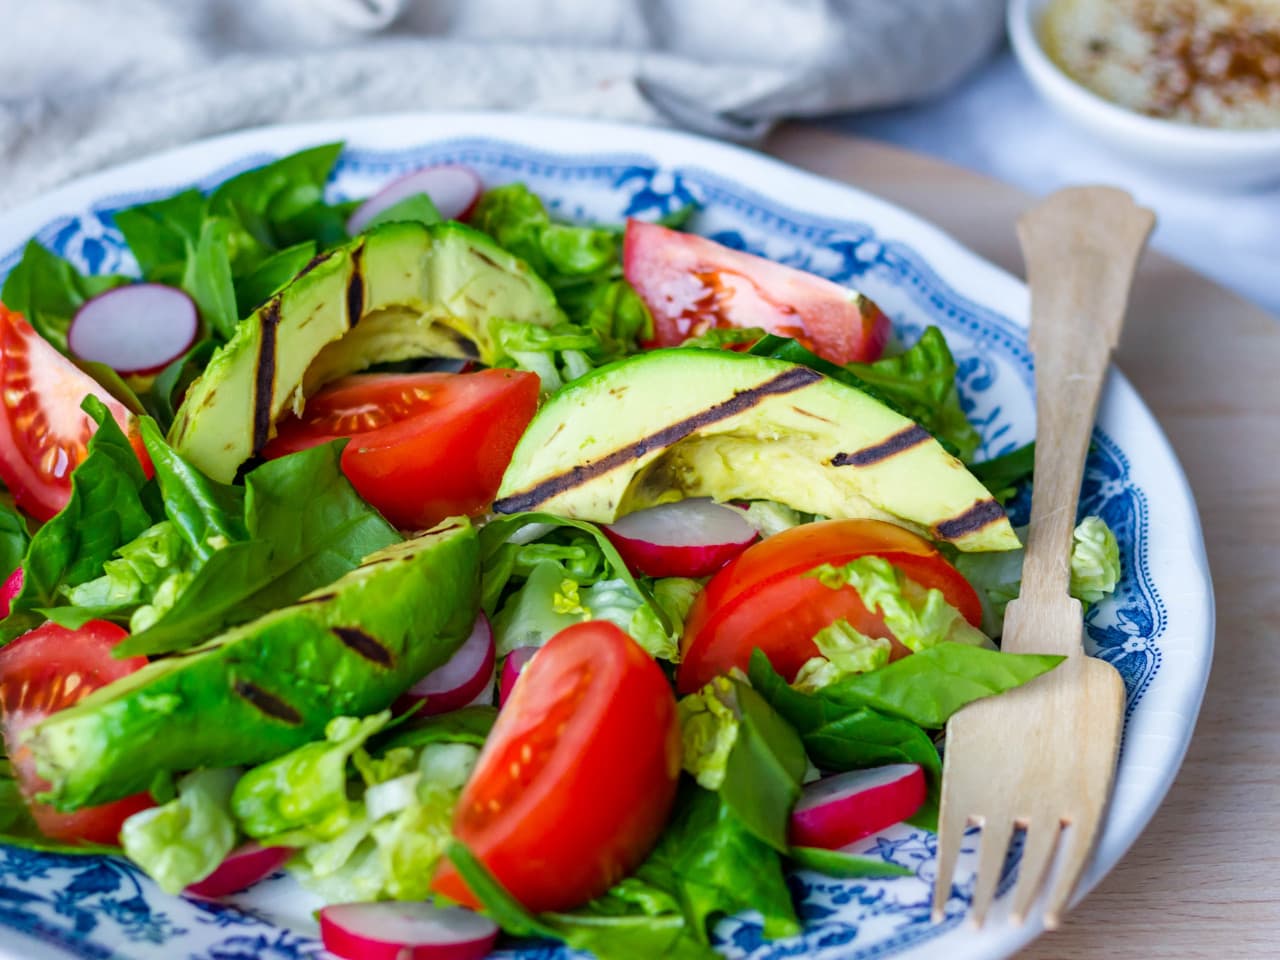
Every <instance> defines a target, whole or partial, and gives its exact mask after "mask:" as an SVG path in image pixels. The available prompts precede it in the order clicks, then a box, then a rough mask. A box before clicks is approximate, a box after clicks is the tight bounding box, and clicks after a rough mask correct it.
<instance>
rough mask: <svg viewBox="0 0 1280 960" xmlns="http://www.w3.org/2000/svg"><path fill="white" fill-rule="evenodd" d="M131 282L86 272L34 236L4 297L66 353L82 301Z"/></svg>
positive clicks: (12, 272) (1, 294) (0, 297)
mask: <svg viewBox="0 0 1280 960" xmlns="http://www.w3.org/2000/svg"><path fill="white" fill-rule="evenodd" d="M128 282H129V278H128V277H123V276H118V275H114V274H104V275H100V276H86V275H84V274H82V273H80V271H78V270H77V269H76V268H75V267H73V266H72V265H71V263H70V261H68V260H65V259H64V258H62V257H60V256H58V255H57V254H55V253H52V252H51V251H49V250H48V249H46V248H45V247H43V246H41V244H40V243H39V242H38V241H36V240H31V241H29V242H28V243H27V245H26V247H24V248H23V251H22V259H21V260H19V261H18V263H17V264H16V265H15V266H14V268H13V269H12V270H10V271H9V275H8V276H7V277H6V278H5V281H4V288H3V291H2V292H0V300H2V301H3V302H4V304H5V306H7V307H8V308H9V309H10V310H12V311H14V312H15V313H20V314H22V315H23V316H24V317H26V318H27V321H28V322H29V323H30V324H31V326H32V327H34V328H35V331H36V332H37V333H38V334H40V336H42V337H44V339H46V340H48V341H49V342H50V343H51V344H53V345H54V346H55V347H57V348H58V349H59V350H61V351H62V352H63V353H66V352H67V328H68V327H69V326H70V325H71V318H72V317H74V316H75V315H76V311H77V310H79V309H80V306H81V304H83V303H84V302H85V301H86V300H89V299H91V298H92V297H95V296H97V295H98V294H100V293H103V292H104V291H106V290H110V289H111V288H112V287H118V286H120V285H121V284H125V283H128Z"/></svg>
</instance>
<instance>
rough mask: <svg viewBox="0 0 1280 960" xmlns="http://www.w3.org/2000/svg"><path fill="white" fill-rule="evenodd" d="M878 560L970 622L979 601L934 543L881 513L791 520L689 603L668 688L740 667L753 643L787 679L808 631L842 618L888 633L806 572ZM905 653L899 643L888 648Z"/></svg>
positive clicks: (806, 645)
mask: <svg viewBox="0 0 1280 960" xmlns="http://www.w3.org/2000/svg"><path fill="white" fill-rule="evenodd" d="M868 555H874V556H878V557H883V558H884V559H886V560H888V561H889V562H890V563H892V564H893V565H894V566H895V567H897V568H898V569H899V570H901V571H902V572H903V574H905V575H906V576H907V577H908V578H909V579H911V580H914V581H915V582H916V583H918V584H920V586H922V587H925V588H926V589H930V588H937V589H938V590H940V591H941V592H942V595H943V596H944V597H945V598H946V600H947V602H948V603H950V604H951V605H952V606H954V607H955V608H956V609H957V610H959V611H960V613H961V614H962V615H963V616H964V618H965V619H966V620H968V621H969V623H971V624H973V625H974V626H975V627H976V626H978V625H979V624H981V622H982V603H981V601H980V600H979V599H978V595H977V593H976V592H974V589H973V587H971V586H970V585H969V582H968V581H967V580H965V578H964V576H963V575H962V574H961V573H960V572H959V571H957V570H956V568H955V567H953V566H951V564H949V563H947V561H946V560H945V559H943V557H942V554H940V553H939V552H938V551H937V550H936V549H935V548H934V547H933V545H932V544H930V543H929V542H928V541H927V540H925V539H923V538H922V537H919V536H916V534H914V533H912V532H911V531H910V530H904V529H903V528H902V527H899V526H895V525H894V524H892V523H886V522H884V521H883V520H826V521H823V522H821V523H809V524H804V525H803V526H799V527H793V528H791V529H790V530H785V531H783V532H782V533H779V534H776V535H775V536H772V537H769V538H768V539H766V540H762V541H761V542H760V543H757V544H755V545H754V546H751V547H748V548H747V549H746V550H745V551H744V552H743V553H741V554H739V555H738V556H737V557H736V558H735V559H733V560H731V561H729V563H728V564H727V565H725V566H724V567H722V568H721V569H720V571H719V572H718V573H717V574H716V575H715V576H714V577H712V578H711V580H710V581H709V582H708V583H707V586H706V588H705V589H704V590H703V591H702V593H700V594H699V595H698V597H697V599H696V600H694V603H693V608H692V609H691V610H690V611H689V616H688V618H687V619H686V621H685V629H684V637H683V638H682V639H681V643H680V646H681V654H682V658H683V659H682V661H681V663H680V669H679V672H678V674H677V678H676V679H677V682H676V686H677V688H678V689H679V691H680V692H681V693H692V692H693V691H695V690H697V689H699V688H700V687H701V686H702V685H703V684H705V683H707V682H708V681H710V680H712V679H713V678H715V677H717V676H719V675H720V674H723V673H727V672H728V671H729V669H730V668H732V667H740V668H741V669H743V670H745V669H747V666H748V664H749V663H750V661H751V652H752V651H753V650H755V649H756V648H757V647H758V648H759V649H761V650H762V651H764V653H765V655H766V656H768V658H769V662H770V663H771V664H772V665H773V668H774V669H775V670H777V671H778V672H779V673H780V674H782V676H784V677H785V678H786V679H787V680H788V681H790V680H793V679H794V678H795V675H796V673H797V672H798V671H799V670H800V668H801V667H802V666H804V663H805V661H806V660H808V659H809V658H810V657H816V656H818V655H819V653H818V648H817V647H816V646H815V645H814V642H813V635H814V634H815V633H817V632H818V631H819V630H821V629H822V628H823V627H826V626H828V625H829V624H831V623H832V622H833V621H835V620H846V621H848V622H849V623H850V624H851V625H852V626H853V627H855V628H856V629H857V630H859V631H861V632H862V633H865V634H867V635H868V636H874V637H888V638H890V639H892V637H893V634H892V633H891V632H890V631H889V629H888V628H887V627H886V626H885V624H884V620H883V618H882V617H881V616H880V615H879V614H874V613H871V612H870V611H868V610H867V608H866V607H865V606H864V605H863V603H862V598H861V597H860V596H859V595H858V591H856V590H854V589H853V588H852V587H844V588H842V589H840V590H832V589H831V588H830V587H826V586H824V585H823V584H822V583H821V582H820V581H819V580H818V579H817V578H816V577H811V576H807V574H808V573H809V572H810V571H812V570H813V569H814V568H815V567H819V566H821V565H822V564H824V563H830V564H835V565H837V566H838V565H840V564H844V563H848V562H849V561H850V560H854V559H856V558H857V557H862V556H868ZM895 652H896V653H897V654H899V655H900V654H903V653H905V652H906V651H905V649H899V650H897V651H895Z"/></svg>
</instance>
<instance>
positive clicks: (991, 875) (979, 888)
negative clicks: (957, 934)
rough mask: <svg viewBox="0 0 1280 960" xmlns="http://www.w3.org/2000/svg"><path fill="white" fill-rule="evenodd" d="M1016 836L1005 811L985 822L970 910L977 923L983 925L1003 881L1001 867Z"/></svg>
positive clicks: (975, 924)
mask: <svg viewBox="0 0 1280 960" xmlns="http://www.w3.org/2000/svg"><path fill="white" fill-rule="evenodd" d="M1012 836H1013V817H1012V816H1006V815H1005V814H1003V813H1001V814H997V815H994V816H988V817H987V818H986V821H985V822H984V823H983V825H982V845H981V847H980V848H979V853H978V882H977V884H976V885H975V886H974V888H973V905H972V907H971V912H972V916H973V923H974V926H977V927H980V926H982V922H983V921H984V920H985V919H986V918H987V910H988V908H990V906H991V900H992V898H994V897H995V894H996V886H997V885H998V884H999V882H1000V868H1001V867H1002V866H1004V861H1005V857H1006V856H1007V855H1008V853H1009V838H1010V837H1012Z"/></svg>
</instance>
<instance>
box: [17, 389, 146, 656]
mask: <svg viewBox="0 0 1280 960" xmlns="http://www.w3.org/2000/svg"><path fill="white" fill-rule="evenodd" d="M84 410H85V412H86V413H88V414H89V416H90V417H91V418H92V419H93V420H94V421H95V422H96V423H97V424H98V429H97V430H96V431H95V432H94V434H93V436H92V437H90V438H89V444H88V451H89V452H88V456H87V457H86V458H85V460H84V462H83V463H81V464H80V465H79V466H78V467H77V468H76V469H75V470H74V471H73V472H72V474H71V498H70V499H69V500H68V501H67V505H66V506H65V507H63V508H62V510H61V511H60V512H59V513H58V514H57V515H56V516H54V517H53V518H52V519H51V520H50V521H49V522H48V523H46V524H45V525H44V526H42V527H41V528H40V529H39V530H37V531H36V533H35V535H34V536H32V538H31V543H30V544H29V546H28V547H27V553H26V556H25V557H24V558H23V561H22V569H23V576H24V578H23V584H22V591H21V592H20V593H19V594H18V596H16V597H15V598H14V599H13V603H12V604H11V606H10V612H9V616H8V617H6V618H5V619H4V621H2V622H0V640H2V641H3V642H5V643H7V642H8V641H10V640H12V639H13V638H14V637H16V636H17V635H18V634H20V633H24V632H26V631H27V630H30V629H31V628H33V627H35V626H38V625H39V623H40V621H41V620H44V619H47V618H48V616H49V613H48V610H49V608H52V607H55V606H58V605H59V604H60V603H61V599H62V598H61V592H62V590H63V589H64V588H70V587H74V586H77V585H78V584H81V583H86V582H87V581H89V580H93V579H95V578H97V577H98V576H100V575H101V574H102V569H103V564H104V563H106V562H107V561H108V560H110V559H111V557H112V556H113V555H114V553H115V551H116V548H117V547H120V546H121V545H123V544H125V543H128V542H129V541H130V540H132V539H134V538H135V537H137V536H138V535H139V534H141V533H142V532H143V531H144V530H146V529H147V528H148V527H150V526H151V524H152V517H151V515H150V513H148V511H147V507H146V505H145V504H144V502H143V496H142V489H143V485H144V483H145V482H146V478H145V477H144V476H143V474H142V467H140V466H139V465H138V457H137V454H136V453H134V451H133V447H132V445H130V443H129V441H128V439H127V438H126V437H125V435H124V431H122V430H121V429H120V427H119V425H118V424H117V423H116V422H115V420H114V419H113V418H112V416H111V414H110V412H108V410H107V408H106V406H105V405H104V404H103V403H102V401H101V400H99V399H98V398H97V397H95V396H92V395H90V396H88V397H86V398H85V400H84Z"/></svg>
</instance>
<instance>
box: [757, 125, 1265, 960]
mask: <svg viewBox="0 0 1280 960" xmlns="http://www.w3.org/2000/svg"><path fill="white" fill-rule="evenodd" d="M766 146H767V149H768V150H770V151H771V152H773V153H775V154H777V155H778V156H780V157H782V158H783V159H785V160H787V161H789V162H790V163H793V164H795V165H797V166H800V167H805V168H808V169H810V170H813V171H814V172H816V173H820V174H823V175H824V176H828V177H832V178H833V179H838V180H844V181H847V182H849V183H853V184H855V185H856V186H859V187H861V188H863V189H865V190H868V191H869V192H872V193H875V194H878V195H880V196H882V197H885V198H886V199H888V200H890V201H892V202H894V203H896V204H898V205H899V206H901V207H904V208H906V209H908V210H912V211H914V212H916V213H918V214H920V215H921V216H923V217H925V218H926V219H928V220H930V221H932V222H933V223H935V224H937V225H938V226H940V227H941V228H942V229H944V230H946V231H947V232H948V233H950V234H952V236H954V237H956V238H957V239H958V240H959V241H960V242H962V243H963V244H964V245H965V246H967V247H969V248H970V249H972V250H974V251H976V252H977V253H978V254H980V255H981V256H983V257H985V258H987V259H988V260H991V261H992V262H994V263H996V264H999V265H1000V266H1002V267H1004V268H1005V269H1007V270H1009V271H1010V272H1012V273H1015V274H1017V275H1021V274H1022V260H1021V257H1020V255H1019V253H1018V245H1017V237H1016V235H1015V233H1014V229H1013V224H1014V221H1015V220H1016V219H1017V217H1018V216H1019V215H1020V214H1021V213H1022V212H1023V211H1025V210H1026V209H1027V208H1028V207H1029V206H1030V205H1031V204H1032V203H1033V198H1031V197H1029V196H1027V195H1025V194H1023V193H1021V192H1019V191H1018V190H1016V189H1014V188H1012V187H1009V186H1006V185H1004V184H1000V183H997V182H995V181H992V180H989V179H987V178H985V177H982V176H979V175H977V174H974V173H970V172H968V171H964V170H960V169H958V168H955V167H951V166H948V165H946V164H943V163H941V162H940V161H937V160H932V159H929V158H927V157H923V156H919V155H917V154H912V153H907V152H904V151H901V150H897V149H895V148H892V147H887V146H884V145H881V144H874V143H870V142H868V141H861V140H856V139H852V138H848V137H844V136H840V135H837V134H834V133H829V132H826V131H823V130H820V129H818V128H815V127H809V126H799V125H796V126H788V127H784V128H783V129H781V130H780V131H779V132H778V133H777V134H776V135H775V136H774V137H773V138H772V140H771V141H770V142H769V143H768V144H767V145H766ZM998 147H999V145H993V149H996V148H998ZM1138 199H1139V200H1141V197H1139V198H1138ZM1116 362H1117V365H1118V366H1119V367H1120V368H1121V369H1122V370H1123V371H1124V373H1125V374H1126V375H1127V376H1128V377H1129V379H1130V380H1131V381H1132V382H1133V383H1134V386H1135V387H1136V388H1137V390H1138V392H1139V393H1140V394H1141V395H1142V397H1143V399H1144V400H1145V401H1146V403H1147V405H1148V406H1149V407H1151V409H1152V411H1153V412H1154V413H1155V415H1156V418H1157V420H1159V422H1160V424H1161V426H1162V427H1163V428H1164V430H1165V433H1166V434H1167V435H1168V437H1169V440H1170V442H1171V443H1172V444H1173V447H1174V449H1175V451H1176V452H1177V454H1178V457H1179V459H1180V460H1181V462H1182V465H1183V468H1184V469H1185V470H1186V473H1187V476H1188V478H1189V479H1190V481H1191V486H1192V489H1193V490H1194V492H1195V495H1196V500H1197V504H1198V506H1199V508H1200V518H1201V524H1202V526H1203V528H1204V534H1205V542H1206V545H1207V547H1208V553H1209V562H1210V566H1211V569H1212V570H1213V576H1214V584H1215V592H1216V596H1217V617H1218V632H1217V650H1216V653H1215V659H1214V665H1213V673H1212V675H1211V676H1210V679H1209V689H1208V692H1207V694H1206V697H1205V702H1204V707H1203V709H1202V711H1201V714H1200V720H1199V723H1198V725H1197V728H1196V733H1195V737H1194V738H1193V740H1192V742H1191V747H1190V750H1189V752H1188V754H1187V758H1186V761H1185V763H1184V764H1183V767H1182V770H1181V772H1180V773H1179V775H1178V779H1177V781H1176V782H1175V783H1174V786H1173V788H1172V790H1171V791H1170V793H1169V795H1168V797H1167V798H1166V800H1165V803H1164V804H1163V806H1162V807H1161V808H1160V810H1159V811H1158V812H1157V813H1156V815H1155V818H1154V819H1153V820H1152V822H1151V825H1150V826H1149V827H1148V828H1147V830H1146V832H1145V833H1144V834H1143V836H1142V837H1140V838H1139V839H1138V841H1137V842H1136V843H1135V845H1134V847H1133V849H1132V850H1130V852H1129V853H1128V854H1127V855H1126V856H1125V857H1124V859H1122V860H1121V861H1120V863H1119V864H1118V865H1117V866H1116V868H1115V869H1114V870H1113V871H1112V872H1111V874H1110V875H1109V876H1108V877H1107V878H1106V879H1104V880H1103V882H1102V883H1101V884H1100V885H1099V886H1098V888H1097V889H1096V890H1095V891H1094V892H1093V893H1092V894H1091V895H1090V896H1089V897H1088V898H1087V899H1086V900H1085V901H1084V903H1082V904H1081V905H1080V906H1079V907H1078V908H1077V909H1076V910H1075V911H1074V912H1073V913H1071V914H1070V915H1069V916H1068V917H1067V918H1066V920H1065V922H1064V924H1063V927H1062V929H1061V930H1059V931H1057V932H1055V933H1051V934H1047V935H1045V936H1044V937H1042V938H1040V939H1039V940H1038V941H1037V942H1036V943H1034V944H1033V945H1032V946H1030V947H1028V948H1027V949H1026V950H1025V951H1023V953H1022V954H1020V958H1021V960H1096V958H1102V957H1106V958H1108V960H1151V958H1153V957H1160V958H1163V957H1178V958H1185V960H1200V958H1204V960H1210V958H1212V960H1217V958H1221V957H1231V958H1240V960H1254V958H1257V960H1262V958H1268V960H1269V958H1274V957H1276V956H1280V856H1278V855H1277V854H1276V852H1275V846H1274V842H1275V838H1276V837H1277V836H1280V321H1277V320H1276V319H1275V318H1273V317H1271V316H1269V315H1268V314H1266V313H1264V312H1263V311H1262V310H1260V309H1258V308H1257V307H1254V306H1252V305H1251V304H1248V303H1245V302H1244V301H1242V300H1241V299H1239V298H1238V297H1236V296H1234V295H1233V294H1231V293H1228V292H1227V291H1224V290H1222V289H1221V288H1219V287H1217V286H1215V285H1214V284H1213V283H1211V282H1210V281H1208V280H1205V279H1204V278H1202V277H1200V276H1197V275H1196V274H1195V273H1193V272H1192V271H1190V270H1188V269H1186V268H1185V267H1182V266H1180V265H1178V264H1175V263H1173V262H1172V261H1170V260H1168V259H1167V258H1164V257H1160V256H1158V255H1153V254H1150V253H1149V254H1148V255H1147V256H1146V257H1145V258H1144V259H1143V262H1142V265H1141V267H1140V269H1139V272H1138V276H1137V279H1136V280H1135V283H1134V288H1133V294H1132V300H1131V307H1130V312H1129V320H1128V324H1127V326H1126V330H1125V333H1124V336H1123V337H1122V339H1121V343H1120V350H1119V352H1118V354H1117V357H1116Z"/></svg>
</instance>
